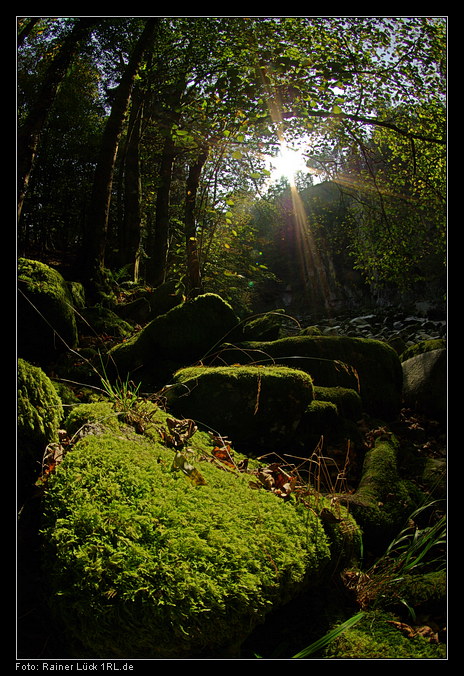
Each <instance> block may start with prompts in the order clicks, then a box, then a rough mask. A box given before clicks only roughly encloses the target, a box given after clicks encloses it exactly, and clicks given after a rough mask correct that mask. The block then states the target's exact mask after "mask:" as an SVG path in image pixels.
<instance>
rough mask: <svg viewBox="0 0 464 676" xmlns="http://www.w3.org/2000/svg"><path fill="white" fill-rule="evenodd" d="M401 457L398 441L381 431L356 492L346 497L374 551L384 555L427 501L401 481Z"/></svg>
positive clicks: (366, 457)
mask: <svg viewBox="0 0 464 676" xmlns="http://www.w3.org/2000/svg"><path fill="white" fill-rule="evenodd" d="M399 453H400V445H399V442H398V440H397V439H396V437H395V436H394V435H393V434H391V433H390V432H389V431H388V430H385V431H381V430H379V434H378V436H377V438H376V440H375V443H374V446H373V448H371V449H370V450H369V451H368V452H367V453H366V456H365V459H364V464H363V468H362V476H361V480H360V482H359V484H358V487H357V490H356V492H355V493H354V494H353V495H350V496H345V497H344V500H345V501H346V503H347V504H349V508H350V512H351V514H352V515H353V517H354V518H355V519H356V521H357V523H359V525H360V526H361V528H362V530H363V533H364V536H365V543H366V545H367V546H368V547H369V548H370V549H371V550H372V551H382V550H383V549H384V548H385V547H386V546H387V545H388V544H389V543H390V541H391V540H392V538H393V537H394V536H395V535H396V534H397V533H398V532H399V531H400V530H401V528H402V527H403V526H404V523H405V520H406V518H407V516H408V515H409V514H411V513H412V512H413V511H414V510H415V509H416V508H417V507H418V506H419V504H420V502H421V501H422V500H423V498H424V496H423V494H422V493H421V492H420V491H419V490H418V489H417V488H415V486H414V485H413V484H412V483H410V482H409V481H406V480H404V479H403V478H402V477H401V475H400V473H399V470H398V464H399V458H398V456H399Z"/></svg>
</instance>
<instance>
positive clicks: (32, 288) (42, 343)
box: [18, 258, 78, 365]
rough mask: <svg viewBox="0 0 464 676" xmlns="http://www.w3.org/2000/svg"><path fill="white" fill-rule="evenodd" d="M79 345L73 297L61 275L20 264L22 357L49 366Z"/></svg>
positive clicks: (40, 265)
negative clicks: (63, 353) (55, 359)
mask: <svg viewBox="0 0 464 676" xmlns="http://www.w3.org/2000/svg"><path fill="white" fill-rule="evenodd" d="M77 342H78V338H77V328H76V319H75V314H74V308H73V297H72V295H71V292H70V289H69V286H68V284H67V283H66V282H65V280H64V279H63V277H62V276H61V275H60V273H59V272H57V271H56V270H54V269H53V268H50V267H49V266H48V265H45V264H44V263H41V262H39V261H34V260H28V259H25V258H20V259H19V261H18V356H20V357H22V358H24V359H26V360H29V361H32V362H37V363H38V364H41V365H43V364H46V363H49V362H50V361H52V360H53V359H54V358H56V357H57V356H58V355H59V354H61V353H62V352H64V351H66V350H68V349H69V348H74V347H76V345H77Z"/></svg>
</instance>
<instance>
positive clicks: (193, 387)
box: [167, 366, 314, 455]
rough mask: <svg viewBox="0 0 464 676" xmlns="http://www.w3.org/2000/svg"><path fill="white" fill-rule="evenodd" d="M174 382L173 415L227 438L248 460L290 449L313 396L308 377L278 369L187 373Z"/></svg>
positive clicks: (210, 369)
mask: <svg viewBox="0 0 464 676" xmlns="http://www.w3.org/2000/svg"><path fill="white" fill-rule="evenodd" d="M174 382H175V385H174V386H173V387H171V388H170V389H169V391H168V392H167V400H168V404H169V406H170V408H171V410H172V411H173V412H174V414H175V415H177V416H183V417H187V418H193V419H194V420H196V421H197V422H198V423H199V424H202V425H205V426H206V427H208V428H210V429H211V430H215V431H217V432H219V433H220V434H222V435H225V436H228V437H230V438H231V439H232V440H233V443H234V444H238V445H239V446H240V447H241V448H246V449H247V453H250V454H251V455H253V453H256V454H259V453H261V452H263V450H265V449H267V450H275V449H277V448H280V447H281V446H282V444H283V445H284V446H285V447H286V448H287V449H288V448H290V447H291V444H292V439H293V438H294V436H295V433H296V431H297V428H298V425H299V423H300V421H301V418H302V416H303V414H304V412H305V410H306V408H307V406H308V405H309V404H310V403H311V401H312V400H313V396H314V395H313V384H312V379H311V377H310V376H309V375H308V374H307V373H304V372H303V371H297V370H296V369H290V368H287V367H278V366H261V367H259V366H218V367H206V366H200V367H191V368H186V369H181V370H180V371H178V372H177V373H176V374H175V377H174Z"/></svg>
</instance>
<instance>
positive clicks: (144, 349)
mask: <svg viewBox="0 0 464 676" xmlns="http://www.w3.org/2000/svg"><path fill="white" fill-rule="evenodd" d="M237 322H238V319H237V317H236V316H235V313H234V312H233V310H232V308H231V307H230V305H229V304H228V303H226V302H225V301H223V300H222V298H220V297H219V296H217V295H215V294H204V295H202V296H198V297H197V298H195V299H194V300H191V301H187V302H185V303H182V304H181V305H177V306H176V307H174V308H172V309H171V310H169V312H167V313H166V314H164V315H160V316H159V317H156V318H155V319H153V321H151V322H150V323H149V324H147V326H146V327H145V328H144V329H143V330H142V331H141V332H140V333H139V334H137V335H136V336H134V338H132V339H130V340H128V341H127V342H125V343H123V344H120V345H117V346H115V347H114V348H113V349H112V350H111V351H110V362H112V361H114V362H115V363H116V365H117V367H118V369H119V373H120V375H121V377H124V374H125V373H128V372H132V371H134V372H135V371H137V373H138V377H140V378H142V377H145V378H148V379H150V378H151V379H152V381H154V382H158V383H162V384H164V382H163V380H164V378H166V377H168V376H169V374H172V373H173V372H174V371H175V370H176V369H178V368H179V367H180V366H188V365H190V364H192V363H194V362H196V361H198V360H199V359H201V358H202V357H204V356H205V355H206V354H207V353H208V352H209V351H210V350H214V349H215V347H216V345H218V344H219V342H221V341H222V340H224V339H225V338H226V336H227V334H228V332H229V331H231V330H232V329H233V328H234V327H235V326H236V325H237Z"/></svg>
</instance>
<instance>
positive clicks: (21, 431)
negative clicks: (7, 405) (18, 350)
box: [17, 359, 63, 493]
mask: <svg viewBox="0 0 464 676" xmlns="http://www.w3.org/2000/svg"><path fill="white" fill-rule="evenodd" d="M62 418H63V406H62V403H61V400H60V398H59V396H58V394H57V392H56V390H55V388H54V386H53V384H52V382H51V380H50V379H49V378H48V376H47V375H46V374H45V373H44V371H42V369H41V368H39V367H37V366H33V365H31V364H29V363H28V362H26V361H24V360H23V359H19V360H18V437H17V439H18V442H17V452H18V465H17V474H18V488H19V490H20V492H21V493H22V492H23V490H26V489H27V487H28V486H31V485H32V484H33V483H34V481H35V480H36V479H37V478H38V477H39V475H40V471H41V467H42V459H43V456H44V452H45V449H46V447H47V445H48V444H51V443H56V442H58V429H59V426H60V422H61V420H62Z"/></svg>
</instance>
